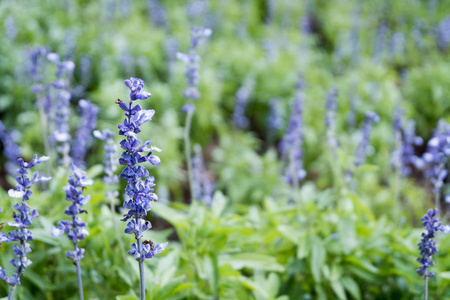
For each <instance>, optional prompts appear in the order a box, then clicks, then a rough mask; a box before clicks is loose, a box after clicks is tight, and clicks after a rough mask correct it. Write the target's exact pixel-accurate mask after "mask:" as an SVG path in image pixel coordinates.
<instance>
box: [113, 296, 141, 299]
mask: <svg viewBox="0 0 450 300" xmlns="http://www.w3.org/2000/svg"><path fill="white" fill-rule="evenodd" d="M138 299H139V298H138V297H137V296H132V295H123V296H116V300H138Z"/></svg>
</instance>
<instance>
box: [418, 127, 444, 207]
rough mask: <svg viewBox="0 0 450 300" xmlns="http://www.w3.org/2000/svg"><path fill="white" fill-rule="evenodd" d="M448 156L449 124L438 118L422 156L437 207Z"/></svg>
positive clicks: (425, 172)
mask: <svg viewBox="0 0 450 300" xmlns="http://www.w3.org/2000/svg"><path fill="white" fill-rule="evenodd" d="M449 156H450V125H449V124H448V123H446V122H445V121H444V120H440V121H439V123H438V126H437V129H436V130H435V133H434V135H433V137H432V138H431V139H430V140H429V141H428V144H427V150H426V152H425V153H424V154H423V156H422V162H423V163H421V162H420V161H418V164H419V165H420V164H423V168H424V169H425V171H424V175H425V177H427V178H428V179H429V180H430V183H431V184H432V185H433V193H434V195H435V197H436V207H439V198H440V194H441V189H442V186H443V185H444V179H445V178H446V177H447V174H448V171H447V169H446V168H445V165H446V163H447V160H448V157H449Z"/></svg>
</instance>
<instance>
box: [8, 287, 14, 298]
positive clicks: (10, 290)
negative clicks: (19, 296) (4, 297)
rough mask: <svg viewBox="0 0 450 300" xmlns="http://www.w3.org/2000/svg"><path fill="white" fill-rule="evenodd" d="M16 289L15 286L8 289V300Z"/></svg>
mask: <svg viewBox="0 0 450 300" xmlns="http://www.w3.org/2000/svg"><path fill="white" fill-rule="evenodd" d="M15 289H16V285H11V287H10V288H9V294H8V300H11V299H12V296H13V293H14V290H15Z"/></svg>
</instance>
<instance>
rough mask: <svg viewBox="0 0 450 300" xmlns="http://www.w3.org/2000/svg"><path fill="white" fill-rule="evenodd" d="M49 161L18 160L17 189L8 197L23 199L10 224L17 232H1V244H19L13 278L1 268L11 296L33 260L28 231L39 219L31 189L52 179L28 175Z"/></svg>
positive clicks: (0, 270) (1, 273)
mask: <svg viewBox="0 0 450 300" xmlns="http://www.w3.org/2000/svg"><path fill="white" fill-rule="evenodd" d="M46 160H48V157H46V156H42V157H40V158H38V156H37V155H34V157H33V160H32V161H30V162H28V163H27V162H24V160H23V159H22V158H19V159H18V160H17V162H18V164H19V169H17V173H18V176H17V178H16V181H17V185H16V189H15V190H13V189H11V190H9V191H8V195H9V196H10V197H12V198H18V199H21V201H20V202H19V203H16V204H14V208H15V209H16V210H17V212H14V213H13V218H14V221H12V222H8V225H9V226H11V227H16V229H15V230H13V231H11V232H10V233H9V234H7V235H5V234H3V233H1V232H0V243H1V242H7V243H10V242H12V241H14V242H18V244H14V246H13V250H14V255H16V258H13V259H11V260H10V261H9V262H10V263H11V264H12V265H13V266H14V267H16V270H15V273H14V274H13V275H12V276H11V277H7V276H6V271H5V270H4V269H2V268H1V267H0V278H1V279H3V280H4V281H5V282H6V283H8V284H9V285H10V288H11V290H10V296H11V294H12V292H13V291H14V288H15V286H16V285H19V284H20V276H21V275H22V274H23V272H24V271H25V269H26V268H27V267H28V266H29V265H30V264H31V260H29V259H28V258H27V253H29V252H31V248H30V244H29V243H28V242H29V241H32V240H33V237H32V232H31V231H30V230H28V227H29V226H30V225H31V223H32V220H33V219H34V218H37V217H39V214H38V212H37V210H36V209H33V210H32V209H31V207H30V206H29V205H28V203H27V201H28V200H29V199H30V196H31V194H32V193H33V192H32V191H31V190H30V189H31V187H32V186H33V184H35V183H36V182H44V181H48V180H50V179H51V178H50V177H40V176H39V172H37V171H36V172H34V173H33V177H32V178H29V177H28V174H29V171H30V169H31V168H33V167H34V166H36V165H37V164H40V163H41V162H43V161H46Z"/></svg>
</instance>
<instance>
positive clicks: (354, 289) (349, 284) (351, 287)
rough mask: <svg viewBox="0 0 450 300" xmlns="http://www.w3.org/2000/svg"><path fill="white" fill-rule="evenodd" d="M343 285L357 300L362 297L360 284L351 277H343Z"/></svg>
mask: <svg viewBox="0 0 450 300" xmlns="http://www.w3.org/2000/svg"><path fill="white" fill-rule="evenodd" d="M341 282H342V285H343V286H344V288H345V289H346V290H347V292H349V294H350V295H352V297H353V298H354V299H356V300H360V299H361V291H360V289H359V286H358V284H357V283H356V281H355V280H353V278H351V277H344V278H342V279H341Z"/></svg>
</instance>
